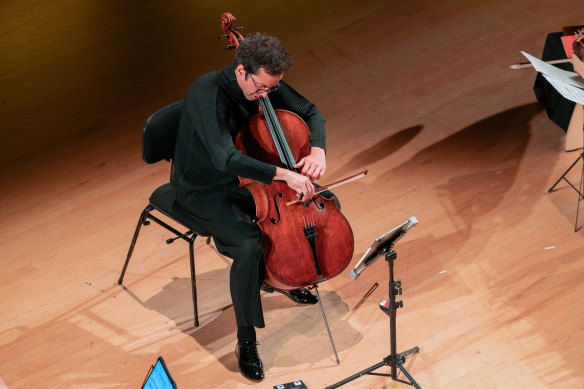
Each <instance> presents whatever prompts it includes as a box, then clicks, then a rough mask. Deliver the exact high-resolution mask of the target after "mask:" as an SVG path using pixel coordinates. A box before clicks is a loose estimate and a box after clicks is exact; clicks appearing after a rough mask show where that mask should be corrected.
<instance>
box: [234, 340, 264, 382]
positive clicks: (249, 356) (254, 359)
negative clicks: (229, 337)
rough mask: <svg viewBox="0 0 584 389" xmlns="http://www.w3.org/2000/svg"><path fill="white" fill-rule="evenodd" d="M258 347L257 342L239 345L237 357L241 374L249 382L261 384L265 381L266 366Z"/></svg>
mask: <svg viewBox="0 0 584 389" xmlns="http://www.w3.org/2000/svg"><path fill="white" fill-rule="evenodd" d="M256 345H257V343H256V342H245V343H241V344H240V343H237V346H235V356H236V357H237V360H238V365H239V371H240V372H241V374H242V375H243V376H244V377H245V378H247V379H248V380H251V381H254V382H260V381H262V380H263V379H264V365H263V364H262V360H261V359H260V355H259V354H258V348H257V346H256Z"/></svg>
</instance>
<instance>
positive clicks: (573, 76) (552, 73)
mask: <svg viewBox="0 0 584 389" xmlns="http://www.w3.org/2000/svg"><path fill="white" fill-rule="evenodd" d="M521 54H523V55H524V56H525V58H527V59H528V60H529V62H531V64H532V65H533V67H534V68H535V69H536V70H537V71H538V72H540V73H541V74H542V75H543V76H544V77H545V79H546V80H548V81H549V83H550V84H552V86H553V87H554V88H555V89H556V90H557V91H558V92H559V93H560V94H561V95H562V96H564V97H565V98H566V99H568V100H571V101H573V102H575V103H578V104H584V79H582V77H580V76H579V75H578V73H574V72H568V71H566V70H562V69H559V68H557V67H555V66H554V65H550V64H548V63H545V62H544V61H542V60H540V59H538V58H536V57H534V56H533V55H529V54H527V53H526V52H524V51H522V52H521Z"/></svg>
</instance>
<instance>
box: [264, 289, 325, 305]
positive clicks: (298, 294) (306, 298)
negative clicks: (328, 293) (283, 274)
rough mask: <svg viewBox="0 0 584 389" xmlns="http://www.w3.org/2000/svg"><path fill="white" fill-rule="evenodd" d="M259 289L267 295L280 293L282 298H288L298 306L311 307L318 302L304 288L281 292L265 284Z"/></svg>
mask: <svg viewBox="0 0 584 389" xmlns="http://www.w3.org/2000/svg"><path fill="white" fill-rule="evenodd" d="M260 289H261V290H263V291H264V292H268V293H273V292H274V291H276V292H279V293H282V294H283V295H284V296H286V297H288V298H289V299H290V300H292V301H294V302H295V303H298V304H307V305H312V304H316V303H317V302H318V298H317V297H316V296H315V295H313V294H312V293H310V292H309V291H308V289H306V288H300V289H292V290H283V289H276V288H273V287H271V286H269V285H266V284H262V286H261V288H260Z"/></svg>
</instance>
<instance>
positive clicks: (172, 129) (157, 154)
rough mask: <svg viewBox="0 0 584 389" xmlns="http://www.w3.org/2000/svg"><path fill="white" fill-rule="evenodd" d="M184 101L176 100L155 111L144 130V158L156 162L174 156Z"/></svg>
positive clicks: (147, 161)
mask: <svg viewBox="0 0 584 389" xmlns="http://www.w3.org/2000/svg"><path fill="white" fill-rule="evenodd" d="M182 106H183V101H182V100H180V101H175V102H174V103H171V104H168V105H167V106H166V107H164V108H161V109H159V110H158V111H156V112H155V113H153V114H152V115H151V116H150V117H149V118H148V119H147V120H146V123H145V124H144V131H143V132H142V159H144V161H145V162H146V163H156V162H158V161H160V160H163V159H166V160H167V161H170V160H171V159H172V158H174V147H175V145H176V135H177V133H178V126H179V123H180V114H181V111H182Z"/></svg>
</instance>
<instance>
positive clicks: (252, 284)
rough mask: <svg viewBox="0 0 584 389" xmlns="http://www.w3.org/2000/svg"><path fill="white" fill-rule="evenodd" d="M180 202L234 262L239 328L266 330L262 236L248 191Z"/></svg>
mask: <svg viewBox="0 0 584 389" xmlns="http://www.w3.org/2000/svg"><path fill="white" fill-rule="evenodd" d="M177 202H178V203H179V204H180V205H181V206H182V207H184V208H185V209H187V210H188V211H189V213H190V214H191V217H193V219H195V220H196V221H197V222H198V223H199V224H200V225H201V226H203V227H204V228H205V229H206V230H207V232H209V233H211V234H212V235H213V240H214V241H215V245H216V247H217V250H218V251H219V252H220V253H221V254H223V255H225V256H227V257H229V258H231V259H233V263H232V265H231V270H230V273H229V287H230V292H231V301H232V302H233V309H234V311H235V320H236V322H237V327H238V328H242V327H250V326H255V327H258V328H263V327H265V323H264V315H263V311H262V302H261V299H260V286H261V281H262V279H263V269H264V264H263V259H264V251H263V246H262V235H261V231H260V230H259V228H258V227H257V226H256V225H255V224H254V223H253V222H252V218H253V217H254V216H255V203H254V200H253V197H252V196H251V194H250V192H249V191H248V190H247V189H244V188H239V187H233V188H229V189H228V190H226V191H223V192H204V193H189V194H179V195H178V196H177Z"/></svg>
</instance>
